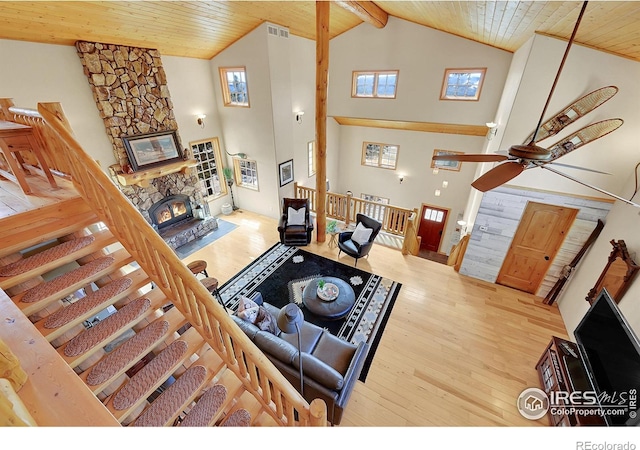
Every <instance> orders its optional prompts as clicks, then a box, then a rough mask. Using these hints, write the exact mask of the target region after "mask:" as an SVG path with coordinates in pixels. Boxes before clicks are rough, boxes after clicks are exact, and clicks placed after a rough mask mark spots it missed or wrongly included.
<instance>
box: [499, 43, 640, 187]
mask: <svg viewBox="0 0 640 450" xmlns="http://www.w3.org/2000/svg"><path fill="white" fill-rule="evenodd" d="M565 48H566V42H565V41H561V40H557V39H554V38H550V37H546V36H541V35H536V36H535V37H534V40H533V45H532V47H531V51H530V53H529V55H528V58H527V63H526V67H525V69H524V76H523V77H522V79H521V82H520V85H519V89H518V93H517V95H516V97H515V101H514V104H513V108H512V109H511V114H510V116H509V117H508V122H507V123H506V124H505V130H504V134H503V139H502V141H501V143H500V148H501V149H503V150H507V149H508V148H509V147H510V146H511V145H514V144H521V143H523V140H524V139H525V138H526V137H527V136H528V135H529V134H530V133H531V132H533V130H534V129H535V126H536V125H537V123H538V120H539V118H540V114H541V112H542V109H543V107H544V103H545V101H546V99H547V96H548V95H549V91H550V89H551V86H552V84H553V80H554V78H555V76H556V72H557V70H558V67H559V65H560V61H561V59H562V56H563V54H564V50H565ZM638 78H640V64H639V63H638V62H635V61H631V60H627V59H624V58H620V57H616V56H613V55H610V54H608V53H604V52H600V51H595V50H592V49H589V48H586V47H582V46H580V45H575V44H574V45H573V46H572V47H571V50H570V52H569V56H568V58H567V60H566V63H565V66H564V68H563V70H562V74H561V76H560V79H559V81H558V84H557V87H556V89H555V91H554V94H553V97H552V99H551V102H550V104H549V107H548V109H547V114H546V115H545V118H549V117H552V116H553V115H554V114H555V113H556V112H558V111H560V110H561V109H562V108H564V107H565V106H567V105H569V104H571V103H572V102H573V101H575V100H577V99H578V98H580V97H581V96H583V95H585V94H587V93H589V92H591V91H593V90H595V89H598V88H601V87H605V86H609V85H614V86H617V87H618V89H619V92H618V93H617V94H616V95H615V96H614V97H613V98H612V99H611V100H609V101H608V102H606V103H605V104H603V105H602V106H600V107H599V108H598V109H596V110H595V111H593V112H591V113H590V114H588V115H587V116H586V117H583V118H581V119H580V120H579V121H577V122H576V123H574V124H572V125H570V126H569V127H567V128H566V129H565V130H563V131H562V132H561V133H560V134H558V135H556V136H553V137H551V138H548V139H545V140H543V141H541V142H540V143H539V145H541V146H543V147H549V146H551V145H553V144H554V143H556V142H558V141H560V140H561V139H562V138H564V137H566V136H567V135H569V134H571V133H573V132H575V131H577V130H579V129H580V128H582V127H584V126H586V125H588V124H591V123H594V122H597V121H601V120H604V119H610V118H621V119H623V120H624V125H622V127H620V128H619V129H618V130H616V131H614V132H613V133H611V134H609V135H607V136H604V137H602V138H601V139H599V140H597V141H595V142H592V143H590V144H587V145H585V146H584V147H582V148H579V149H577V150H575V151H574V152H572V153H570V154H568V155H566V156H563V157H562V158H561V159H559V160H558V162H560V163H564V164H571V165H577V166H582V167H587V168H592V169H597V170H601V171H604V172H609V173H611V174H612V175H611V176H608V175H601V174H595V173H591V172H586V171H582V170H576V169H566V168H563V167H557V169H558V170H560V171H564V172H566V173H567V174H569V175H572V176H574V177H577V178H579V179H580V180H582V181H585V182H587V183H590V184H595V185H596V186H598V187H601V188H603V189H605V190H607V191H610V192H613V193H615V194H619V193H620V191H621V189H622V187H623V183H624V181H625V180H626V179H627V177H628V176H629V175H630V174H631V168H632V167H633V166H634V165H635V164H636V163H637V160H638V157H637V154H638V150H637V149H638V141H639V140H640V131H639V130H640V109H638V104H640V91H639V90H638V81H637V80H638ZM510 184H513V185H517V186H523V187H530V188H539V189H545V190H554V191H558V192H565V193H570V194H578V195H586V196H595V197H602V198H606V196H604V195H603V194H600V193H598V192H597V191H595V190H593V189H589V188H587V187H584V186H582V185H580V184H578V183H575V182H573V181H570V180H567V179H566V178H563V177H561V176H559V175H557V174H553V173H551V172H549V171H545V170H543V169H537V168H536V169H532V170H527V171H525V172H524V173H522V174H521V175H518V177H516V178H515V179H514V180H513V181H511V182H510Z"/></svg>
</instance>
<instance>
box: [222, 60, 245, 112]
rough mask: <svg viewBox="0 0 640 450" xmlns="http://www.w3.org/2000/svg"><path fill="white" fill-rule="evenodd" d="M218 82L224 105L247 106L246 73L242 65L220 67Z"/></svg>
mask: <svg viewBox="0 0 640 450" xmlns="http://www.w3.org/2000/svg"><path fill="white" fill-rule="evenodd" d="M220 82H221V83H222V98H223V100H224V105H225V106H246V107H248V106H249V89H248V87H247V73H246V71H245V68H244V67H220Z"/></svg>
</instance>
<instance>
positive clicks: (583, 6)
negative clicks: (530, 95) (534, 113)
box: [529, 1, 588, 144]
mask: <svg viewBox="0 0 640 450" xmlns="http://www.w3.org/2000/svg"><path fill="white" fill-rule="evenodd" d="M587 3H588V2H587V1H585V2H583V3H582V9H581V10H580V14H579V15H578V19H577V20H576V24H575V26H574V27H573V32H572V33H571V38H569V42H568V43H567V48H566V49H565V51H564V56H563V57H562V61H561V62H560V67H558V73H556V78H555V80H554V81H553V85H552V86H551V91H550V92H549V96H548V97H547V101H546V103H545V104H544V108H542V114H540V120H538V125H537V126H536V128H535V131H534V132H533V138H532V139H531V142H529V144H533V143H535V142H536V141H537V139H538V132H539V131H540V127H541V126H542V120H543V119H544V115H545V113H546V112H547V108H548V107H549V102H550V101H551V96H552V95H553V91H555V89H556V85H557V84H558V79H559V78H560V74H561V73H562V68H563V67H564V63H565V61H566V60H567V56H568V55H569V49H570V48H571V45H572V44H573V40H574V39H575V37H576V33H577V32H578V27H579V26H580V22H581V21H582V16H583V15H584V10H585V9H587Z"/></svg>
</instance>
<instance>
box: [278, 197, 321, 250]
mask: <svg viewBox="0 0 640 450" xmlns="http://www.w3.org/2000/svg"><path fill="white" fill-rule="evenodd" d="M289 208H292V209H294V210H295V211H298V212H300V208H305V210H304V214H302V213H301V214H302V217H298V219H299V220H298V221H293V220H291V219H290V218H289ZM309 209H310V208H309V199H306V198H285V199H283V201H282V216H281V217H280V222H279V223H278V231H279V232H280V242H281V243H283V244H284V245H296V246H300V245H308V244H309V242H311V234H312V233H313V220H312V219H311V216H310V215H309Z"/></svg>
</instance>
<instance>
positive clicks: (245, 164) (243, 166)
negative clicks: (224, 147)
mask: <svg viewBox="0 0 640 450" xmlns="http://www.w3.org/2000/svg"><path fill="white" fill-rule="evenodd" d="M233 168H234V172H235V176H236V183H237V184H238V186H242V187H246V188H249V189H255V190H258V164H257V163H256V162H255V161H251V160H249V159H240V158H234V160H233Z"/></svg>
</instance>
